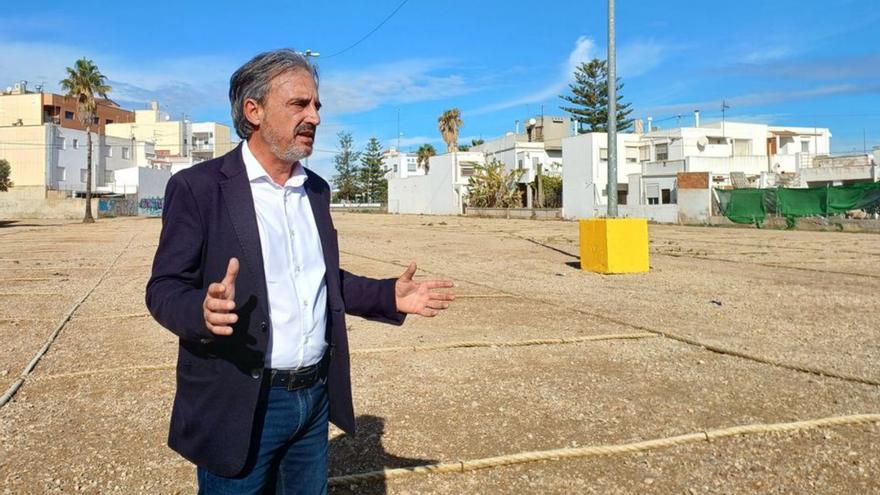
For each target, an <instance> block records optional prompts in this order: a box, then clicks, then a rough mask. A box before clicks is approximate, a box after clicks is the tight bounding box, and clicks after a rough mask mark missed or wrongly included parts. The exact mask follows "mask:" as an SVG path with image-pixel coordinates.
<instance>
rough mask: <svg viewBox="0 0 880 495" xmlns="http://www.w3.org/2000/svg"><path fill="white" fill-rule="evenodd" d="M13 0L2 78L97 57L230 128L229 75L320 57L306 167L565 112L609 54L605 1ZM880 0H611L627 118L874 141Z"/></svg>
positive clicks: (46, 78) (133, 92)
mask: <svg viewBox="0 0 880 495" xmlns="http://www.w3.org/2000/svg"><path fill="white" fill-rule="evenodd" d="M400 3H401V0H376V1H371V2H357V1H336V2H299V1H289V2H277V3H275V2H268V1H267V2H254V3H223V2H219V3H218V2H180V1H178V2H163V1H155V2H151V3H147V2H142V3H139V4H138V5H134V4H132V5H128V4H126V3H124V2H122V3H120V2H114V3H104V2H87V1H86V2H77V3H76V4H75V5H76V7H73V5H74V4H70V3H68V2H63V3H62V2H51V1H44V2H18V3H17V4H16V5H15V7H14V8H10V7H7V8H6V9H4V11H3V13H2V14H0V75H2V77H3V80H2V81H0V84H2V85H4V86H7V85H11V84H12V83H13V82H14V81H16V80H19V79H25V80H27V81H29V82H30V83H31V85H32V86H33V84H35V83H38V82H45V84H46V88H47V89H50V90H53V89H57V82H58V80H60V79H61V78H62V77H63V75H64V72H63V70H64V67H65V66H67V65H70V64H72V63H73V61H74V60H75V59H76V58H79V57H82V56H86V57H89V58H91V59H92V60H94V61H95V62H96V63H97V64H98V66H99V68H100V69H101V70H102V72H104V74H105V75H106V76H107V77H108V79H109V80H110V82H111V85H112V86H113V88H114V92H113V93H112V94H111V96H112V97H114V99H116V100H117V101H119V102H121V103H123V104H124V105H125V106H126V107H128V108H142V107H143V106H144V105H145V104H146V103H147V102H148V101H149V100H151V99H158V100H159V101H160V103H161V104H162V106H163V108H164V109H165V110H166V111H168V112H170V113H171V114H172V116H173V117H175V118H177V117H180V116H181V115H183V114H186V115H187V117H188V118H191V119H193V120H196V121H203V120H216V121H220V122H225V123H229V109H228V101H227V99H226V91H227V84H228V78H229V75H230V74H231V73H232V71H233V70H234V69H235V68H236V67H238V66H239V65H240V64H242V63H243V62H245V61H246V60H247V59H248V58H250V57H251V56H253V55H254V54H255V53H257V52H259V51H263V50H267V49H271V48H276V47H292V48H295V49H298V50H304V49H307V48H309V49H312V50H314V51H319V52H321V54H322V56H321V57H320V58H319V59H318V65H319V67H320V71H321V78H322V80H321V93H322V100H323V103H324V111H322V118H323V123H322V126H321V127H320V128H319V130H318V133H319V136H318V142H317V148H318V151H317V152H316V154H315V155H314V157H313V158H312V160H311V166H312V167H313V168H315V169H317V170H318V172H319V173H321V174H322V175H324V176H325V177H329V176H331V175H332V166H331V158H332V150H334V149H335V147H336V133H337V132H339V131H340V130H347V131H350V132H352V133H353V134H354V137H355V140H356V143H358V144H359V145H362V144H363V143H365V142H366V140H367V139H369V138H370V137H371V136H375V137H377V138H379V139H380V140H381V141H382V142H383V144H384V145H385V146H390V145H394V144H395V143H396V141H397V134H398V124H397V122H398V113H399V115H400V118H399V122H400V132H401V133H403V136H402V137H401V138H400V142H401V145H402V147H403V148H404V149H410V148H415V147H417V146H418V145H419V144H421V143H424V142H431V143H433V144H434V145H435V146H436V147H438V149H439V148H441V145H442V140H441V139H440V135H439V132H438V131H437V124H436V119H437V116H438V115H439V114H440V113H441V112H442V111H443V110H445V109H448V108H450V107H453V106H457V107H459V108H460V109H461V110H462V113H463V119H464V127H463V128H462V129H461V135H462V138H463V139H462V140H463V141H469V140H470V139H472V138H476V137H482V138H487V139H488V138H492V137H495V136H499V135H502V134H504V133H505V132H507V131H510V130H513V128H514V121H515V120H517V119H519V120H524V119H527V118H528V117H530V116H533V115H535V114H540V113H541V110H542V106H543V111H544V113H545V114H548V115H553V114H560V113H561V112H560V110H559V105H560V103H561V100H559V98H558V95H559V94H560V93H563V92H565V91H566V90H567V83H568V82H569V80H570V77H571V68H572V67H573V66H574V65H575V64H576V63H578V62H580V61H583V60H588V59H590V58H593V57H599V58H605V55H606V36H607V34H606V20H605V19H606V18H605V16H606V1H605V0H589V1H549V2H544V3H540V2H520V1H513V0H508V1H478V2H474V1H472V2H461V1H447V2H436V1H435V2H427V1H424V0H409V1H408V2H406V3H405V4H404V5H403V7H402V8H400V10H399V11H398V12H397V13H396V15H394V16H393V17H392V18H391V19H390V20H388V22H387V23H385V24H384V25H383V26H382V27H381V28H380V29H379V30H378V31H376V32H375V33H374V34H373V35H371V36H370V37H368V38H367V39H366V40H364V41H363V42H361V43H360V44H359V45H357V46H355V47H354V48H351V49H350V50H348V51H345V52H344V53H341V54H338V55H335V56H331V55H333V54H335V53H337V52H339V51H341V50H343V49H345V48H347V47H349V46H350V45H352V44H353V43H355V42H356V41H357V40H358V39H360V38H361V37H363V36H364V35H365V34H366V33H368V32H369V31H370V30H371V29H373V28H375V27H376V26H377V25H378V24H379V23H380V22H381V21H382V20H383V19H385V18H386V17H387V16H388V14H390V13H391V12H392V11H393V10H394V9H395V8H397V7H398V6H399V5H400ZM877 6H878V4H877V1H876V0H849V1H846V0H841V1H836V2H826V1H819V0H812V1H804V0H801V1H793V0H774V1H766V0H763V1H754V0H740V1H738V2H735V3H727V4H723V5H722V4H718V5H717V6H713V5H712V4H706V3H700V4H698V3H695V2H691V1H683V0H680V1H677V0H666V1H665V2H645V1H633V0H618V1H617V44H618V73H619V75H620V76H621V78H622V80H623V83H624V84H625V87H624V89H623V95H624V98H625V101H628V102H631V103H632V105H633V108H634V112H633V116H635V117H639V118H644V117H647V116H653V117H654V120H655V122H657V123H658V124H659V125H660V126H663V127H674V126H677V124H678V121H679V118H678V117H677V115H682V116H683V117H682V118H681V122H682V124H683V125H689V124H691V123H692V116H691V115H692V111H693V110H694V109H697V108H698V109H700V110H701V112H702V114H703V118H704V122H707V121H712V120H717V119H720V116H721V101H722V100H726V101H727V102H728V104H729V105H730V107H731V108H730V109H729V110H728V116H729V118H730V119H731V120H741V121H753V122H764V123H771V124H778V125H803V126H819V127H829V128H831V131H832V134H833V138H832V149H833V151H837V152H843V151H852V150H861V149H862V147H863V137H866V138H867V144H868V148H869V149H870V148H871V147H872V146H873V145H880V9H877Z"/></svg>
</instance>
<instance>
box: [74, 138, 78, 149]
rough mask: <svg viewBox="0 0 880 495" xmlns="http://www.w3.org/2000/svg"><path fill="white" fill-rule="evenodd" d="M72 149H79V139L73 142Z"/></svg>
mask: <svg viewBox="0 0 880 495" xmlns="http://www.w3.org/2000/svg"><path fill="white" fill-rule="evenodd" d="M73 149H75V150H78V149H79V139H74V140H73Z"/></svg>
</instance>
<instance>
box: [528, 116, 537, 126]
mask: <svg viewBox="0 0 880 495" xmlns="http://www.w3.org/2000/svg"><path fill="white" fill-rule="evenodd" d="M537 123H538V121H537V120H535V119H534V118H532V119H529V125H530V126H535V125H537Z"/></svg>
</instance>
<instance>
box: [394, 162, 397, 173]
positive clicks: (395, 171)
mask: <svg viewBox="0 0 880 495" xmlns="http://www.w3.org/2000/svg"><path fill="white" fill-rule="evenodd" d="M394 173H395V174H396V173H397V164H396V163H395V164H394Z"/></svg>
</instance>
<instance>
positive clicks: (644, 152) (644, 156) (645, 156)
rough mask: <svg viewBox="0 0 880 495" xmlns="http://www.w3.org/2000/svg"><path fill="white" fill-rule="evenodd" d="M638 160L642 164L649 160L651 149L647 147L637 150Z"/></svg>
mask: <svg viewBox="0 0 880 495" xmlns="http://www.w3.org/2000/svg"><path fill="white" fill-rule="evenodd" d="M639 160H641V161H643V162H647V161H649V160H651V148H650V147H649V146H641V147H640V148H639Z"/></svg>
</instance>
